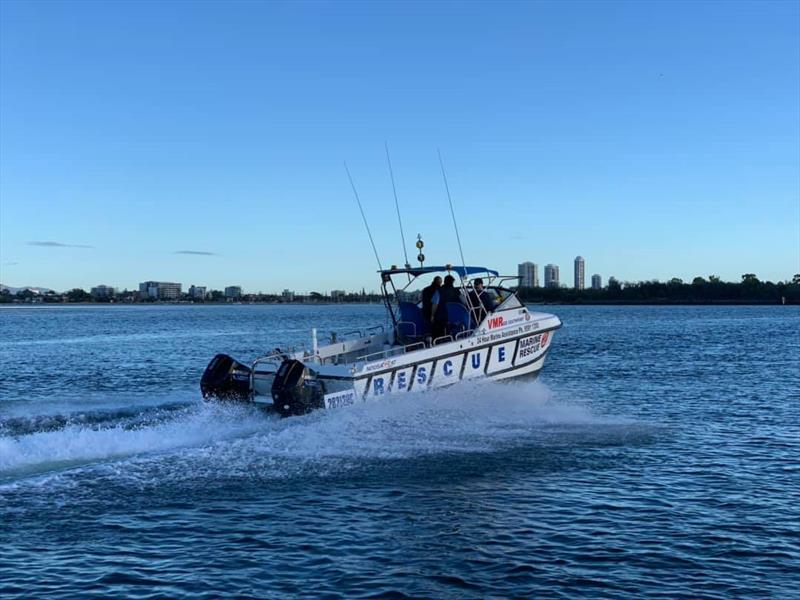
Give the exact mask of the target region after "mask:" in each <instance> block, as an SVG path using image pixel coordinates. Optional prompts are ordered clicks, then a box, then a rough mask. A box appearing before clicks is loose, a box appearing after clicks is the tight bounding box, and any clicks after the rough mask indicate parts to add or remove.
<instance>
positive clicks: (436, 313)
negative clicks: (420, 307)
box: [433, 275, 464, 340]
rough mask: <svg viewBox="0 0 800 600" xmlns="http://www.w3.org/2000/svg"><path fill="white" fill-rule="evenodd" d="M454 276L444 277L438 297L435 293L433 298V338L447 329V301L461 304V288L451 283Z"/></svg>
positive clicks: (441, 334) (453, 280) (453, 281)
mask: <svg viewBox="0 0 800 600" xmlns="http://www.w3.org/2000/svg"><path fill="white" fill-rule="evenodd" d="M453 283H455V277H453V276H452V275H447V276H445V278H444V285H442V287H441V288H439V291H438V298H437V297H436V294H435V295H434V298H433V339H434V340H435V339H436V338H437V337H441V336H443V335H444V334H445V332H446V331H447V303H448V302H458V303H459V304H463V303H464V301H463V299H462V298H461V290H458V289H456V287H455V286H454V285H453Z"/></svg>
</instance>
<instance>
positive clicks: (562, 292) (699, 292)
mask: <svg viewBox="0 0 800 600" xmlns="http://www.w3.org/2000/svg"><path fill="white" fill-rule="evenodd" d="M334 293H335V295H333V296H328V295H325V294H322V293H319V292H310V293H309V294H308V296H301V295H299V294H298V295H294V296H293V300H287V299H286V297H285V296H284V295H282V294H261V293H259V294H244V295H242V296H241V297H240V298H237V299H235V302H241V303H245V304H246V303H265V304H278V303H285V302H290V301H293V302H319V303H339V302H341V303H355V302H380V301H382V297H381V296H380V295H379V294H374V293H370V294H368V293H365V292H364V291H363V290H362V291H361V292H353V293H349V292H343V291H338V292H336V291H335V292H334ZM518 293H519V296H520V298H522V300H523V301H525V302H547V303H553V304H558V303H564V304H800V274H798V275H795V276H794V277H793V279H792V281H791V282H779V283H772V282H771V281H760V280H759V279H758V277H757V276H756V275H755V274H754V273H745V274H744V275H742V280H741V281H740V282H736V283H734V282H728V281H721V280H720V278H719V277H717V276H716V275H709V276H708V278H704V277H695V278H694V279H692V282H691V283H686V282H684V281H683V280H681V279H678V278H677V277H674V278H672V279H670V280H669V281H667V282H661V281H639V282H635V283H631V282H623V283H620V282H618V281H615V280H612V281H610V282H609V285H608V286H607V287H605V288H603V289H600V290H593V289H584V290H576V289H573V288H566V287H562V288H528V287H521V288H519V289H518ZM226 301H231V299H226V298H225V296H224V294H223V293H222V292H221V291H219V290H212V291H210V292H209V293H208V294H207V297H206V299H205V300H198V299H195V298H192V297H191V296H190V295H189V294H183V295H182V296H181V299H180V300H178V301H177V302H181V303H202V302H208V303H224V302H226ZM12 302H13V303H48V304H49V303H72V302H96V303H108V302H114V303H125V304H129V303H152V302H157V301H156V300H153V299H150V298H140V296H139V294H138V292H136V291H128V290H124V291H122V292H118V293H117V294H116V295H115V296H114V297H99V298H93V297H92V296H91V294H89V293H88V292H86V291H85V290H83V289H81V288H74V289H71V290H69V291H68V292H64V293H57V292H53V291H47V292H45V293H40V292H37V291H34V290H31V289H28V288H26V289H22V290H19V291H18V292H17V293H16V294H12V293H11V292H10V290H8V289H3V290H0V304H2V303H12Z"/></svg>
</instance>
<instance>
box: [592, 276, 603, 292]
mask: <svg viewBox="0 0 800 600" xmlns="http://www.w3.org/2000/svg"><path fill="white" fill-rule="evenodd" d="M592 289H593V290H601V289H603V278H602V277H600V275H592Z"/></svg>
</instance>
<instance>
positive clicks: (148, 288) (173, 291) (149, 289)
mask: <svg viewBox="0 0 800 600" xmlns="http://www.w3.org/2000/svg"><path fill="white" fill-rule="evenodd" d="M139 296H140V297H141V298H152V299H153V300H179V299H180V297H181V284H180V283H170V282H169V281H144V282H142V283H140V284H139Z"/></svg>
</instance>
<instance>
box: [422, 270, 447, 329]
mask: <svg viewBox="0 0 800 600" xmlns="http://www.w3.org/2000/svg"><path fill="white" fill-rule="evenodd" d="M440 287H442V278H441V277H439V276H438V275H437V276H436V277H434V278H433V282H432V283H431V284H430V285H429V286H428V287H426V288H424V289H423V290H422V316H423V317H424V318H425V322H426V323H431V322H432V321H433V297H434V295H436V294H437V292H438V291H439V288H440ZM437 301H438V296H437Z"/></svg>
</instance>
